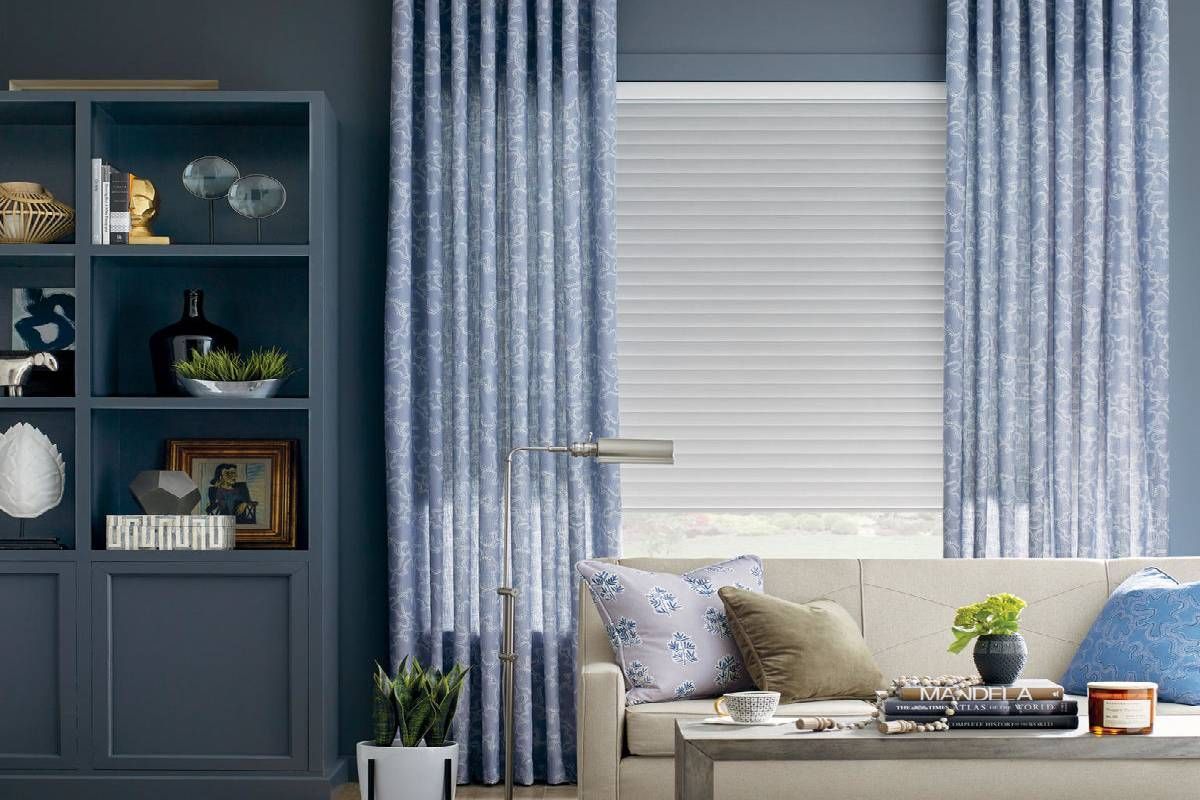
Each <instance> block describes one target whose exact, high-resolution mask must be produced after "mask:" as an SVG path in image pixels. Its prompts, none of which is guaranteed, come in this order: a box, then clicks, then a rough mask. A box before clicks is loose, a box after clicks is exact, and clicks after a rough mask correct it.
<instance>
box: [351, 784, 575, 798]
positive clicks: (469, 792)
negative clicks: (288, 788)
mask: <svg viewBox="0 0 1200 800" xmlns="http://www.w3.org/2000/svg"><path fill="white" fill-rule="evenodd" d="M514 795H515V797H516V798H517V800H575V797H576V795H575V787H574V786H518V787H517V790H516V792H515V793H514ZM358 797H359V794H358V784H357V783H347V784H345V785H343V786H339V787H338V788H337V791H335V792H334V793H333V800H358ZM502 797H504V787H503V786H460V787H458V793H457V794H456V795H455V800H499V798H502Z"/></svg>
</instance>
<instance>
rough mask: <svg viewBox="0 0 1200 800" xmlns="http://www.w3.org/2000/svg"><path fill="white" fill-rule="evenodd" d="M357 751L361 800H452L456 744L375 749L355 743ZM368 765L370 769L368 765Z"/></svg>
mask: <svg viewBox="0 0 1200 800" xmlns="http://www.w3.org/2000/svg"><path fill="white" fill-rule="evenodd" d="M357 749H358V787H359V793H360V797H361V798H362V800H454V790H455V788H456V784H457V783H458V745H457V744H448V745H446V746H445V747H426V746H425V745H421V746H420V747H400V746H393V747H379V746H377V745H374V744H372V743H371V742H359V743H358V748H357ZM372 761H373V762H374V766H372V765H371V764H370V762H372ZM447 761H449V762H450V768H449V771H447V769H446V762H447ZM372 781H373V783H372ZM447 781H448V783H447Z"/></svg>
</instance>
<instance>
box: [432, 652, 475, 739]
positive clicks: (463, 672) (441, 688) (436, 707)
mask: <svg viewBox="0 0 1200 800" xmlns="http://www.w3.org/2000/svg"><path fill="white" fill-rule="evenodd" d="M466 680H467V669H466V668H464V667H461V666H459V665H458V664H455V665H454V666H453V667H452V668H451V670H450V671H449V672H448V673H445V674H442V672H441V671H440V670H439V671H436V672H434V673H432V674H431V676H430V679H429V690H430V691H429V699H430V703H431V704H432V706H433V724H432V725H430V726H429V733H427V734H425V744H427V745H429V746H430V747H442V746H443V745H445V744H446V737H447V736H448V735H449V733H450V723H452V722H453V721H454V712H455V711H457V710H458V698H459V695H461V694H462V689H463V684H464V683H465V682H466Z"/></svg>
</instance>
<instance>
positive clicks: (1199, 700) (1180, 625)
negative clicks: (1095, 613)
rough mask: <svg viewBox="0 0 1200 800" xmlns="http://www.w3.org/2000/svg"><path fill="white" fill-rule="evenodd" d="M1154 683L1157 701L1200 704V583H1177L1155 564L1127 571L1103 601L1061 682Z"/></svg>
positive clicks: (1075, 686) (1081, 686)
mask: <svg viewBox="0 0 1200 800" xmlns="http://www.w3.org/2000/svg"><path fill="white" fill-rule="evenodd" d="M1088 681H1154V682H1155V683H1157V684H1158V699H1159V700H1162V701H1164V702H1171V703H1186V704H1187V705H1190V706H1195V705H1200V582H1197V583H1180V582H1179V581H1177V580H1175V579H1174V578H1172V577H1171V576H1170V575H1168V574H1166V573H1165V572H1163V571H1162V570H1160V569H1157V568H1156V567H1147V568H1146V569H1143V570H1141V571H1140V572H1135V573H1134V574H1133V575H1130V576H1129V577H1128V578H1126V579H1125V581H1124V582H1123V583H1122V584H1121V585H1120V586H1118V587H1117V589H1116V591H1114V592H1113V593H1112V597H1110V598H1108V602H1107V603H1105V604H1104V608H1103V610H1101V611H1100V616H1099V617H1097V618H1096V621H1095V622H1094V623H1092V629H1091V630H1090V631H1088V635H1087V638H1085V639H1084V640H1083V644H1081V645H1079V649H1078V650H1076V651H1075V658H1073V659H1071V666H1069V667H1067V673H1066V674H1065V675H1064V676H1063V679H1062V685H1063V686H1064V687H1065V688H1066V690H1067V691H1068V692H1070V693H1071V694H1087V685H1088Z"/></svg>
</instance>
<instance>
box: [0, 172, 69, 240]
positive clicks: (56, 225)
mask: <svg viewBox="0 0 1200 800" xmlns="http://www.w3.org/2000/svg"><path fill="white" fill-rule="evenodd" d="M74 226H75V210H74V209H73V208H71V207H70V206H69V205H67V204H65V203H60V202H59V201H57V200H55V199H54V195H52V194H50V193H49V192H47V191H46V190H45V189H44V188H42V185H41V184H39V183H29V182H27V181H9V182H7V183H0V243H4V244H16V243H24V244H45V243H47V242H53V241H56V240H58V239H61V238H62V237H63V236H65V235H66V234H68V233H70V232H71V230H72V229H73V228H74Z"/></svg>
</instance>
